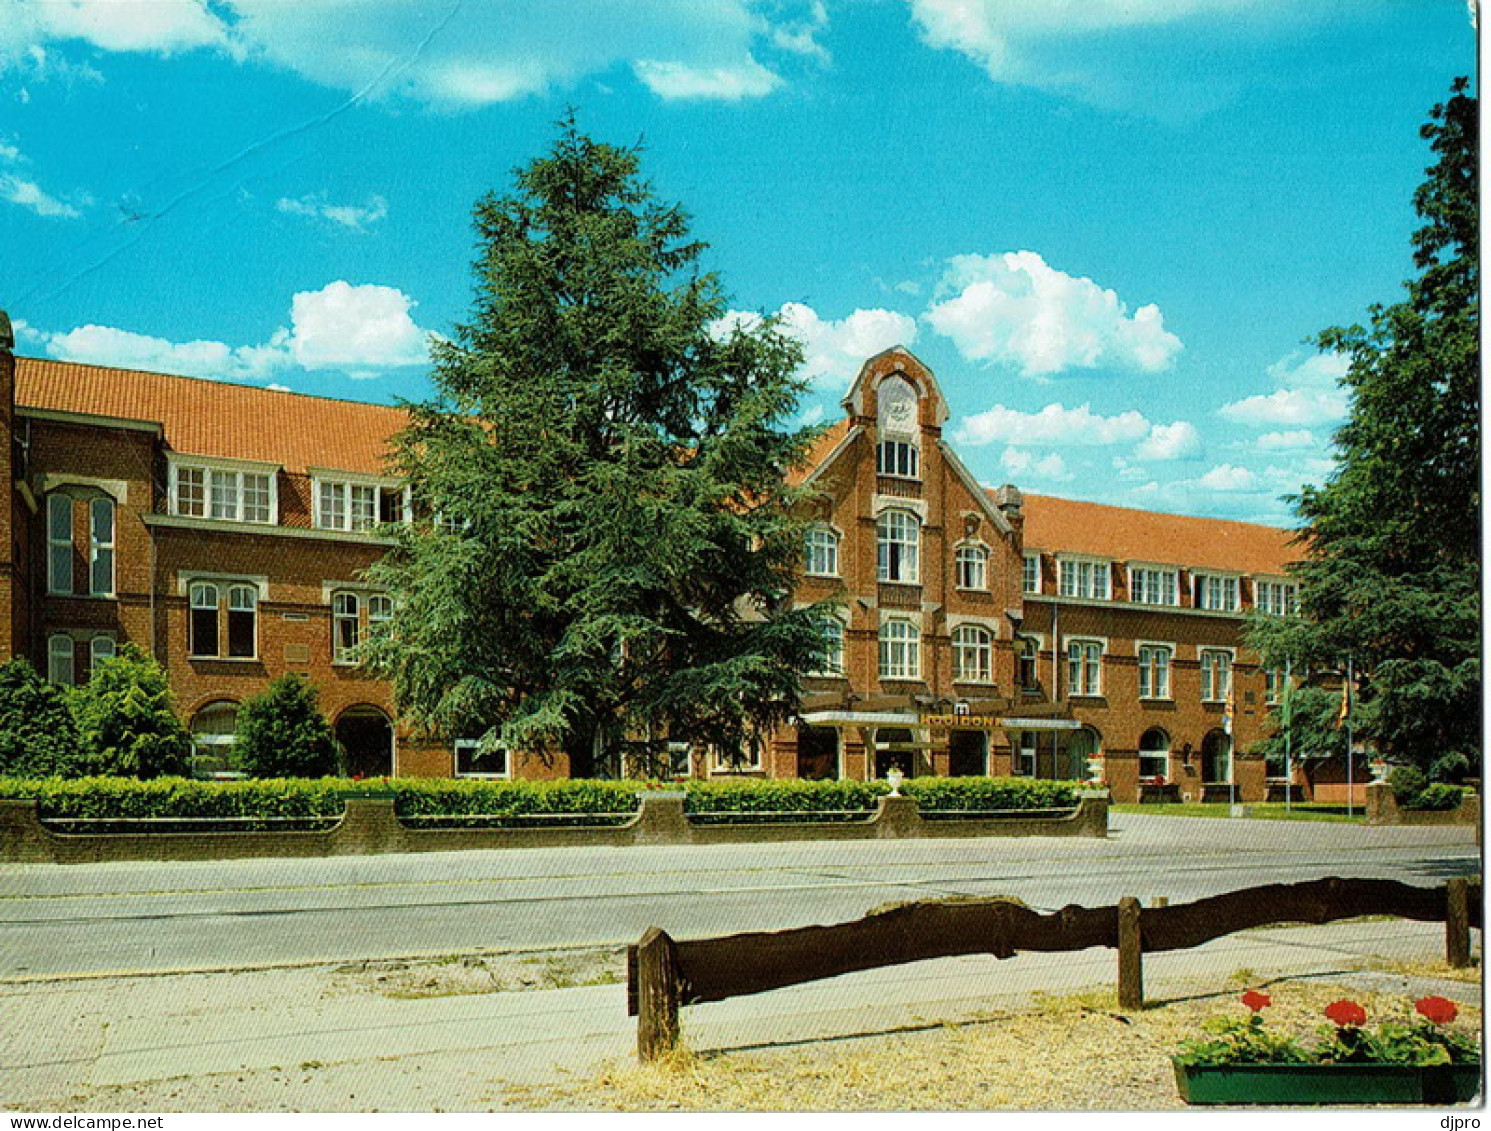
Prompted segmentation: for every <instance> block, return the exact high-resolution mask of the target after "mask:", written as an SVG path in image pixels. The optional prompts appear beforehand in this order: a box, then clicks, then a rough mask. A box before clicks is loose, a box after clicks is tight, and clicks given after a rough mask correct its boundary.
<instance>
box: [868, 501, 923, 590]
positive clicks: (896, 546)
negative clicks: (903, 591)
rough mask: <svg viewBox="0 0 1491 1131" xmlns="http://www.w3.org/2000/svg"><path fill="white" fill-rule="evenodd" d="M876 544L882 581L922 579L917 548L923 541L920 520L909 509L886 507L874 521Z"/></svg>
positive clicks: (913, 580)
mask: <svg viewBox="0 0 1491 1131" xmlns="http://www.w3.org/2000/svg"><path fill="white" fill-rule="evenodd" d="M875 544H876V551H877V559H878V566H879V570H878V572H879V577H880V580H881V581H905V582H915V581H917V580H919V579H920V577H921V573H920V570H919V567H918V562H917V551H918V549H919V547H920V544H921V524H920V523H919V522H918V521H917V518H916V515H914V514H911V513H910V512H909V511H898V510H889V511H886V512H885V513H884V514H882V515H881V516H880V518H879V520H878V521H877V522H876V523H875Z"/></svg>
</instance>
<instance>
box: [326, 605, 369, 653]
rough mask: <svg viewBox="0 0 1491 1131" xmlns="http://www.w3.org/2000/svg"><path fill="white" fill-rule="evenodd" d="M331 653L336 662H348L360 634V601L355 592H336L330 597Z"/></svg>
mask: <svg viewBox="0 0 1491 1131" xmlns="http://www.w3.org/2000/svg"><path fill="white" fill-rule="evenodd" d="M331 633H332V637H331V654H332V658H333V659H334V660H336V661H337V662H338V663H342V664H345V663H350V662H351V660H352V651H353V649H355V648H356V647H357V643H358V640H359V639H360V637H361V634H362V602H361V601H360V600H358V597H357V594H356V593H336V594H334V595H333V596H332V598H331Z"/></svg>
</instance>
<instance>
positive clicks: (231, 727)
mask: <svg viewBox="0 0 1491 1131" xmlns="http://www.w3.org/2000/svg"><path fill="white" fill-rule="evenodd" d="M237 741H238V704H237V703H235V702H233V700H231V699H218V700H216V701H215V702H212V703H208V704H207V705H206V706H205V707H203V708H202V709H201V710H199V711H198V712H197V713H196V714H195V715H193V716H192V776H193V777H196V778H237V777H242V776H243V775H242V774H241V773H239V772H238V763H237V761H236V760H235V759H234V757H233V744H234V743H235V742H237Z"/></svg>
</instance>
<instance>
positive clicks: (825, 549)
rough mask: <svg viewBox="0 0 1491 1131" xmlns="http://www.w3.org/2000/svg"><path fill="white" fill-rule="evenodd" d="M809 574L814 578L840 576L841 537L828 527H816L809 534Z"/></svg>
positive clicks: (807, 566)
mask: <svg viewBox="0 0 1491 1131" xmlns="http://www.w3.org/2000/svg"><path fill="white" fill-rule="evenodd" d="M806 569H807V572H808V573H809V574H811V575H813V576H814V577H838V576H839V536H838V534H837V533H835V532H834V531H833V530H830V529H829V528H828V527H826V526H815V527H813V528H812V529H811V530H809V531H808V534H807V562H806Z"/></svg>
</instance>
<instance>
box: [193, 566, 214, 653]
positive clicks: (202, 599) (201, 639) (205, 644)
mask: <svg viewBox="0 0 1491 1131" xmlns="http://www.w3.org/2000/svg"><path fill="white" fill-rule="evenodd" d="M190 604H191V614H190V617H191V619H190V621H189V622H188V624H187V645H186V650H187V652H188V653H189V654H190V655H193V656H216V655H217V654H218V651H217V649H218V642H217V604H218V592H217V586H216V585H213V584H212V583H210V582H207V581H198V582H194V583H193V584H192V587H191V595H190Z"/></svg>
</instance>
